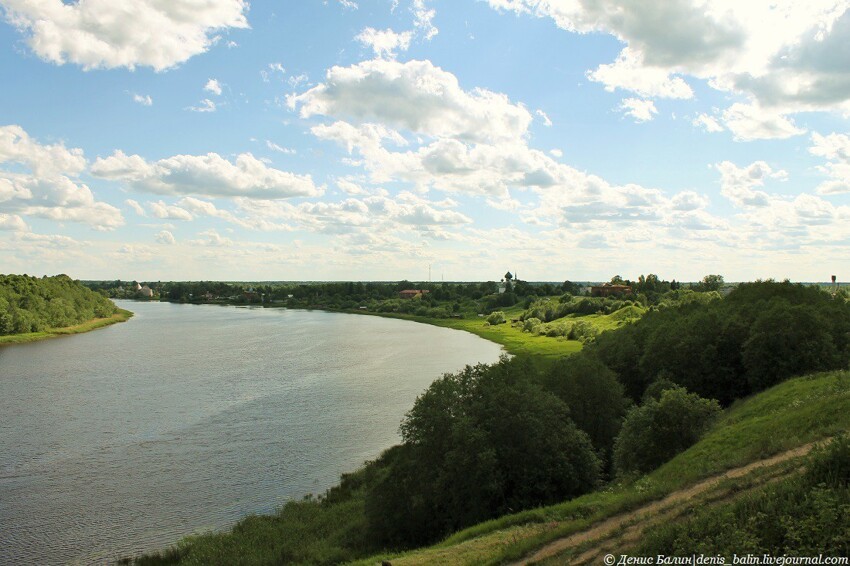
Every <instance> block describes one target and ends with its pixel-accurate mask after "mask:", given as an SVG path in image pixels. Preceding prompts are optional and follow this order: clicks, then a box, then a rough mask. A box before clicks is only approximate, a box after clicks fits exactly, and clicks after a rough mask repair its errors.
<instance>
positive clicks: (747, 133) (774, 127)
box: [722, 102, 806, 141]
mask: <svg viewBox="0 0 850 566" xmlns="http://www.w3.org/2000/svg"><path fill="white" fill-rule="evenodd" d="M722 119H723V124H724V125H725V126H726V127H727V128H728V129H729V131H731V132H732V134H734V136H735V139H736V140H738V141H751V140H768V139H786V138H790V137H793V136H799V135H802V134H804V133H806V130H804V129H802V128H798V127H797V126H796V125H795V124H794V121H793V120H792V119H790V118H787V117H785V116H783V115H781V114H780V113H777V112H775V111H771V110H768V109H764V108H762V107H761V106H759V105H758V104H742V103H740V102H738V103H735V104H733V105H732V106H730V107H729V108H727V109H726V110H724V111H723V118H722Z"/></svg>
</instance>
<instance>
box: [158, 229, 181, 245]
mask: <svg viewBox="0 0 850 566" xmlns="http://www.w3.org/2000/svg"><path fill="white" fill-rule="evenodd" d="M156 241H157V242H159V243H160V244H165V245H167V246H173V245H174V244H176V243H177V238H175V237H174V234H172V233H171V232H169V231H168V230H162V231H161V232H159V233H157V235H156Z"/></svg>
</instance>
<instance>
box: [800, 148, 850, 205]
mask: <svg viewBox="0 0 850 566" xmlns="http://www.w3.org/2000/svg"><path fill="white" fill-rule="evenodd" d="M812 143H813V144H814V145H812V146H811V147H810V148H809V153H811V154H812V155H817V156H820V157H823V158H825V159H827V161H828V163H826V164H825V165H823V166H820V167H818V169H819V170H820V171H821V173H823V174H825V175H827V176H828V177H829V180H828V181H825V182H823V183H821V184H820V185H818V188H817V192H818V193H820V194H822V195H833V194H839V193H850V137H848V136H847V135H845V134H836V133H832V134H829V135H826V136H823V135H821V134H819V133H817V132H815V133H813V134H812Z"/></svg>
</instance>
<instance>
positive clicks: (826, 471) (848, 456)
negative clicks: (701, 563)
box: [630, 436, 850, 560]
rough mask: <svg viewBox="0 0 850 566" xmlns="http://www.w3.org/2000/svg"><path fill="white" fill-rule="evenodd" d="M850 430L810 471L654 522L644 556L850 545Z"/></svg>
mask: <svg viewBox="0 0 850 566" xmlns="http://www.w3.org/2000/svg"><path fill="white" fill-rule="evenodd" d="M847 525H850V438H848V437H847V436H840V437H836V438H835V439H834V440H833V441H832V442H831V443H830V444H828V445H827V446H825V447H823V448H820V449H816V450H815V451H814V452H813V453H812V454H811V455H810V456H809V457H808V458H807V460H806V471H805V472H804V473H802V474H789V475H788V476H787V477H785V478H783V479H782V480H781V481H780V482H779V483H778V484H777V483H771V484H769V485H761V486H759V487H758V488H757V489H754V490H752V491H750V492H747V493H744V494H743V495H742V496H740V497H737V498H733V499H731V500H729V499H727V500H723V501H721V502H720V503H719V504H717V505H714V506H708V507H706V506H694V508H692V509H691V510H690V513H689V514H688V515H687V516H685V517H683V520H680V521H671V522H668V523H663V524H659V525H655V526H653V527H650V528H649V529H647V531H646V532H644V533H643V535H642V536H641V540H640V541H639V543H638V544H637V548H636V549H635V550H634V551H632V552H630V553H631V554H636V555H638V556H653V555H657V554H668V555H671V554H679V555H682V554H685V551H687V552H697V553H705V554H711V555H714V556H716V555H720V556H725V557H726V558H728V559H730V560H731V558H732V555H733V554H738V555H741V554H744V553H752V554H756V555H760V554H772V555H774V556H776V555H783V554H790V555H798V556H799V555H803V556H806V555H809V556H815V555H818V554H820V553H822V552H824V551H827V552H828V554H827V555H832V556H847V555H848V553H850V529H848V528H847Z"/></svg>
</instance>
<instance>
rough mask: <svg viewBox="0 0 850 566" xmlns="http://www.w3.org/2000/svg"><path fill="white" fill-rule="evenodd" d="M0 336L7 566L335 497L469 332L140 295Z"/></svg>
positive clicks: (391, 439) (480, 355) (146, 540)
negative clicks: (80, 325) (98, 324)
mask: <svg viewBox="0 0 850 566" xmlns="http://www.w3.org/2000/svg"><path fill="white" fill-rule="evenodd" d="M122 306H124V307H126V308H129V309H130V310H132V311H134V312H135V313H136V316H135V317H133V318H132V319H131V320H130V321H129V322H126V323H123V324H118V325H114V326H111V327H109V328H106V329H102V330H97V331H94V332H90V333H88V334H81V335H77V336H70V337H65V338H57V339H53V340H48V341H45V342H38V343H34V344H26V345H18V346H5V347H0V564H45V563H47V564H54V563H60V564H61V563H68V562H73V563H84V564H88V563H104V562H109V561H112V560H114V559H115V558H117V557H120V556H127V555H131V554H135V553H138V552H141V551H148V550H154V549H159V548H162V547H164V546H167V545H169V544H170V543H172V542H175V541H176V540H177V539H178V538H179V537H181V536H184V535H187V534H190V533H193V532H198V531H202V530H208V529H221V528H225V527H227V526H229V525H231V524H232V523H233V522H235V521H236V520H237V519H239V518H240V517H242V516H244V515H246V514H249V513H268V512H272V511H274V510H275V508H277V507H279V506H280V505H281V504H283V503H285V502H286V501H288V500H290V499H298V498H300V497H302V496H303V495H305V494H306V493H311V492H312V493H321V492H323V491H324V490H325V489H327V488H328V487H330V486H331V485H333V484H334V483H336V481H337V479H338V477H339V475H340V474H341V473H342V472H347V471H352V470H354V469H356V468H357V467H358V466H359V465H360V464H361V463H363V462H364V461H365V460H368V459H373V458H375V457H376V456H377V455H378V454H379V453H380V452H381V451H382V450H383V449H385V448H387V447H389V446H391V445H392V444H395V443H397V442H398V440H399V437H398V425H399V423H400V421H401V419H402V418H403V416H404V414H405V412H406V411H407V410H409V409H410V407H412V405H413V402H414V400H415V398H416V396H417V395H418V394H419V393H421V392H422V391H423V390H424V389H425V388H426V387H427V386H428V385H429V384H430V383H431V382H432V381H433V380H434V379H435V378H437V377H439V376H440V375H441V374H442V373H445V372H450V371H456V370H458V369H460V368H462V367H463V366H464V365H465V364H468V363H476V362H492V361H495V360H496V359H498V356H499V354H500V352H501V349H500V347H499V346H497V345H495V344H493V343H490V342H487V341H485V340H482V339H480V338H478V337H476V336H473V335H471V334H467V333H465V332H460V331H456V330H448V329H444V328H437V327H433V326H427V325H422V324H416V323H412V322H406V321H400V320H390V319H383V318H377V317H369V316H357V315H346V314H333V313H324V312H310V311H293V310H284V309H245V308H234V307H217V306H189V305H174V304H169V303H128V304H123V305H122Z"/></svg>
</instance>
